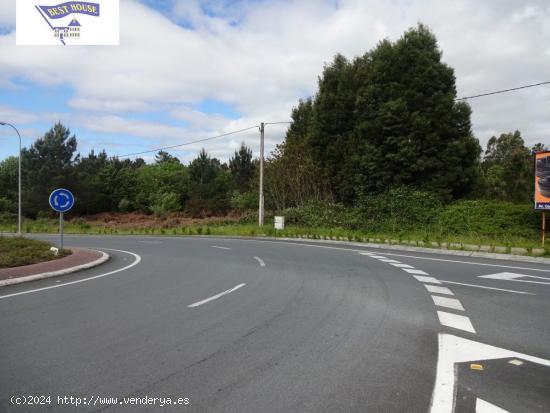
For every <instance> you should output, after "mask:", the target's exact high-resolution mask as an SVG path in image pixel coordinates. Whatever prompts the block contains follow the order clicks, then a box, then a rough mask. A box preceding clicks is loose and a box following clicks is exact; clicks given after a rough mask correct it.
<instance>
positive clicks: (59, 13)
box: [38, 1, 99, 19]
mask: <svg viewBox="0 0 550 413" xmlns="http://www.w3.org/2000/svg"><path fill="white" fill-rule="evenodd" d="M38 7H40V8H41V9H42V11H43V12H44V13H46V16H47V17H49V18H50V19H60V18H62V17H65V16H67V15H69V14H72V13H79V14H87V15H89V16H98V17H99V4H97V3H86V2H82V1H68V2H66V3H61V4H58V5H57V6H38Z"/></svg>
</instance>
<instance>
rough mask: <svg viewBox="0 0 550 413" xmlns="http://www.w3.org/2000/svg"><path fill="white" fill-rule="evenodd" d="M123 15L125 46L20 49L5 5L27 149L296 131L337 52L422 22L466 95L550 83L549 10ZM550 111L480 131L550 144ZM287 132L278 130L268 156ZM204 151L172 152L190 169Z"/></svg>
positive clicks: (476, 112)
mask: <svg viewBox="0 0 550 413" xmlns="http://www.w3.org/2000/svg"><path fill="white" fill-rule="evenodd" d="M50 3H52V2H50ZM120 10H121V17H120V26H121V31H120V35H121V36H120V38H121V41H120V46H112V47H105V46H97V47H94V46H80V47H78V46H75V47H66V48H61V47H42V46H36V47H33V46H16V45H15V0H5V1H2V2H0V49H1V50H2V53H1V54H0V121H7V122H11V123H13V124H15V125H16V126H17V127H18V128H19V129H20V131H21V132H22V134H23V138H24V145H26V146H28V145H30V144H31V143H32V142H33V140H34V139H36V138H37V137H40V136H42V135H43V134H44V132H46V130H48V128H50V127H51V126H52V124H53V123H54V122H56V121H62V122H63V123H64V124H66V125H67V126H68V127H69V128H70V129H71V131H73V132H74V133H75V134H76V135H77V138H78V141H79V151H80V152H81V153H83V154H86V153H88V152H89V151H90V150H91V149H94V150H96V151H97V150H101V149H103V148H105V149H107V151H108V153H109V154H111V155H124V154H127V153H131V152H139V151H143V150H148V149H152V148H157V147H161V146H164V145H174V144H180V143H184V142H188V141H191V140H195V139H198V138H204V137H208V136H213V135H218V134H221V133H225V132H229V131H232V130H237V129H242V128H245V127H248V126H252V125H257V124H259V123H260V122H261V121H266V122H268V121H286V120H288V119H289V115H290V111H291V109H292V107H293V106H294V105H296V104H297V102H298V99H300V98H304V97H307V96H311V95H313V94H314V93H315V89H316V82H317V77H318V76H319V74H320V73H321V71H322V68H323V65H324V64H325V63H326V62H328V61H330V60H331V59H332V57H333V56H334V54H336V53H338V52H340V53H343V54H344V55H345V56H347V57H349V58H353V57H354V56H357V55H360V54H363V53H364V52H365V51H367V50H369V49H370V48H372V47H374V46H375V45H376V44H377V43H378V42H379V41H380V40H381V39H383V38H390V39H396V38H398V37H399V36H400V35H401V34H402V33H403V31H404V30H406V29H407V28H409V27H411V26H414V25H416V23H417V22H418V21H422V22H424V23H426V24H428V25H429V26H430V27H431V28H432V30H433V31H434V32H435V34H436V36H437V37H438V40H439V43H440V46H441V48H442V50H443V58H444V60H445V61H446V62H447V63H448V64H450V65H451V66H452V67H454V68H455V74H456V77H457V89H458V94H459V95H460V96H465V95H472V94H477V93H480V92H481V93H482V92H486V91H491V90H496V89H501V88H507V87H514V86H518V85H522V84H526V83H536V82H540V81H545V80H549V79H548V78H547V77H548V73H550V46H548V45H549V44H550V42H548V41H544V40H545V39H546V40H550V6H549V5H548V4H547V2H545V1H543V0H527V1H525V2H514V1H511V0H510V1H508V0H505V1H502V2H483V3H482V4H480V3H479V2H476V1H475V0H456V1H453V2H442V1H436V0H418V1H415V2H410V1H406V0H395V1H391V2H387V1H382V0H379V1H373V0H341V1H335V0H326V1H322V0H320V1H303V0H276V1H275V0H273V1H269V0H249V1H247V0H240V1H229V0H226V1H223V0H208V1H197V0H155V1H153V0H141V1H137V0H120ZM472 10H475V11H476V13H473V14H472ZM549 104H550V88H539V89H536V90H535V89H532V90H531V89H530V90H525V91H521V92H517V93H515V94H513V95H511V94H510V95H506V97H504V96H500V97H491V98H484V99H479V100H476V101H472V102H471V105H472V108H473V117H472V121H473V127H474V132H475V134H476V136H477V137H478V138H479V139H480V141H481V142H482V143H483V142H486V141H487V139H488V138H489V137H490V136H492V135H494V134H500V133H504V132H508V131H511V130H515V129H519V130H520V131H521V132H522V135H523V136H524V138H525V140H526V141H527V143H528V144H534V143H535V142H546V143H548V142H549V141H550V138H549V136H550V120H549V117H548V107H549ZM285 130H286V127H285V126H284V125H280V126H271V127H270V128H269V129H268V130H267V131H266V147H267V152H268V153H269V151H270V150H272V149H273V148H274V146H275V145H276V144H277V143H280V142H281V141H282V139H283V137H284V133H285ZM12 136H13V132H12V131H11V130H9V129H7V128H2V127H0V159H3V158H5V157H7V156H9V155H12V154H15V153H16V150H17V144H16V140H15V139H11V138H10V137H12ZM241 141H244V142H246V143H247V144H248V145H250V146H251V147H252V149H253V151H254V153H255V155H257V151H258V141H259V136H258V132H257V131H256V130H251V131H248V132H245V133H243V134H241V135H234V136H231V137H227V138H224V139H220V140H215V141H210V142H208V143H205V144H204V146H205V148H206V149H207V151H209V152H210V153H211V154H213V155H214V156H217V157H219V158H222V159H227V158H228V157H229V156H230V155H231V154H232V152H233V151H234V150H235V149H236V148H237V147H238V145H239V144H240V142H241ZM201 147H202V145H191V146H188V147H185V148H183V149H181V150H174V151H172V153H173V154H174V155H176V156H178V157H180V158H181V159H182V160H183V161H189V160H191V159H192V158H193V157H194V156H195V155H196V153H198V151H199V150H200V149H201ZM153 156H154V153H152V154H151V155H150V157H147V158H148V159H149V158H152V157H153Z"/></svg>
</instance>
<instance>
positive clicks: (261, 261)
mask: <svg viewBox="0 0 550 413" xmlns="http://www.w3.org/2000/svg"><path fill="white" fill-rule="evenodd" d="M254 259H255V260H256V261H258V262H259V263H260V266H261V267H265V262H264V260H262V259H261V258H260V257H254Z"/></svg>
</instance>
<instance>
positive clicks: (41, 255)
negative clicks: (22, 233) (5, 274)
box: [0, 237, 71, 268]
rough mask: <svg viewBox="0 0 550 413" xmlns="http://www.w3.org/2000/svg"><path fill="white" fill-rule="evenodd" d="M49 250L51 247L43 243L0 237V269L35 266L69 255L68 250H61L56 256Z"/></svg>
mask: <svg viewBox="0 0 550 413" xmlns="http://www.w3.org/2000/svg"><path fill="white" fill-rule="evenodd" d="M50 248H51V245H50V244H48V243H47V242H44V241H37V240H34V239H28V238H22V237H0V268H8V267H18V266H20V265H29V264H36V263H38V262H42V261H51V260H55V259H58V258H61V257H65V256H67V255H70V254H71V252H70V251H69V250H61V251H59V254H58V255H55V254H54V253H53V252H52V251H50Z"/></svg>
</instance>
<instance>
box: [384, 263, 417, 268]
mask: <svg viewBox="0 0 550 413" xmlns="http://www.w3.org/2000/svg"><path fill="white" fill-rule="evenodd" d="M390 265H393V266H394V267H397V268H414V267H413V266H412V265H409V264H393V263H390Z"/></svg>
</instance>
